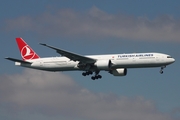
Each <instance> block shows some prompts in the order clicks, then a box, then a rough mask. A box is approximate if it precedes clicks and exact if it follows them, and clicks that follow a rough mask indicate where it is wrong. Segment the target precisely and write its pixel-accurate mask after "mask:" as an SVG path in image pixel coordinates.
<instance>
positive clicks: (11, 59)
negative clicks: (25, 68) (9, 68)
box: [5, 57, 31, 64]
mask: <svg viewBox="0 0 180 120" xmlns="http://www.w3.org/2000/svg"><path fill="white" fill-rule="evenodd" d="M5 59H7V60H10V61H13V62H20V63H26V64H31V62H27V61H23V60H19V59H15V58H10V57H6V58H5Z"/></svg>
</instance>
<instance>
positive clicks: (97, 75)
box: [82, 71, 102, 80]
mask: <svg viewBox="0 0 180 120" xmlns="http://www.w3.org/2000/svg"><path fill="white" fill-rule="evenodd" d="M92 74H93V72H92V71H86V72H83V73H82V75H83V76H86V75H92ZM101 78H102V76H101V75H99V71H96V72H95V76H92V77H91V79H92V80H95V79H101Z"/></svg>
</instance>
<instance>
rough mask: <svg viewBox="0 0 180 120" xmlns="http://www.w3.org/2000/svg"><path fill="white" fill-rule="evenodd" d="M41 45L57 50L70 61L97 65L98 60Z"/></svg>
mask: <svg viewBox="0 0 180 120" xmlns="http://www.w3.org/2000/svg"><path fill="white" fill-rule="evenodd" d="M40 45H43V46H46V47H49V48H51V49H54V50H56V52H57V53H59V54H61V55H62V56H65V57H67V58H69V59H70V60H73V61H79V62H81V63H95V62H96V59H93V58H89V57H86V56H83V55H79V54H76V53H72V52H69V51H66V50H62V49H59V48H56V47H53V46H50V45H47V44H42V43H40Z"/></svg>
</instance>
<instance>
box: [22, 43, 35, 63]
mask: <svg viewBox="0 0 180 120" xmlns="http://www.w3.org/2000/svg"><path fill="white" fill-rule="evenodd" d="M21 56H22V58H23V59H24V60H31V59H32V58H33V57H34V56H35V53H34V52H33V51H32V50H31V48H30V47H29V46H28V45H26V46H24V47H23V48H22V49H21Z"/></svg>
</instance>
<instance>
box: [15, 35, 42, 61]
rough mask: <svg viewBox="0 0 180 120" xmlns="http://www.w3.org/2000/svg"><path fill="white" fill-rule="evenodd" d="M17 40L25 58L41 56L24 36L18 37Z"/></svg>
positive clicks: (30, 58)
mask: <svg viewBox="0 0 180 120" xmlns="http://www.w3.org/2000/svg"><path fill="white" fill-rule="evenodd" d="M16 42H17V44H18V47H19V51H20V53H21V56H22V59H23V60H32V59H38V58H40V57H39V56H38V55H37V54H36V53H35V52H34V50H33V49H32V48H31V47H30V46H29V45H28V44H27V43H26V42H25V41H24V40H23V39H22V38H16Z"/></svg>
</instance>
